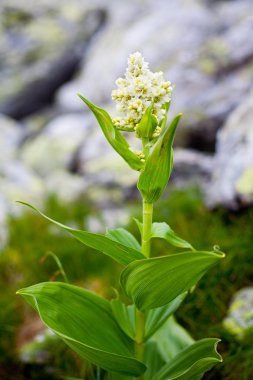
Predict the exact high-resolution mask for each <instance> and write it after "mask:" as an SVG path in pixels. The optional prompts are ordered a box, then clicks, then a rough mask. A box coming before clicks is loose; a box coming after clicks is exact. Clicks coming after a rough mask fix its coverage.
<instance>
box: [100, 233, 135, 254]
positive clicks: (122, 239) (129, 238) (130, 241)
mask: <svg viewBox="0 0 253 380" xmlns="http://www.w3.org/2000/svg"><path fill="white" fill-rule="evenodd" d="M105 236H106V237H108V238H110V239H111V240H114V241H117V242H118V243H121V244H123V245H125V246H127V247H130V248H133V249H136V250H137V251H141V246H140V243H139V242H138V240H137V239H136V238H135V237H134V236H133V235H132V234H131V233H130V232H129V231H127V230H125V229H124V228H115V229H109V230H107V232H106V235H105Z"/></svg>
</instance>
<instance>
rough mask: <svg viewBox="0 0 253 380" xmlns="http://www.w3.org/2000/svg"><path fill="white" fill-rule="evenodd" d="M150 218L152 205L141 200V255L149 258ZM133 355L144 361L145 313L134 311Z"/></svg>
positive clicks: (141, 379) (141, 377) (140, 379)
mask: <svg viewBox="0 0 253 380" xmlns="http://www.w3.org/2000/svg"><path fill="white" fill-rule="evenodd" d="M152 216H153V204H151V203H146V202H145V201H144V200H143V220H142V222H143V226H142V253H143V254H144V256H146V257H147V258H149V256H150V239H151V228H152ZM135 326H136V335H135V353H136V357H137V359H139V360H140V361H143V359H144V342H143V341H144V337H145V313H144V312H143V311H141V310H138V309H136V314H135ZM138 379H139V380H143V379H144V376H143V375H142V376H140V377H138Z"/></svg>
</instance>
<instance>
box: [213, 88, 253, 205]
mask: <svg viewBox="0 0 253 380" xmlns="http://www.w3.org/2000/svg"><path fill="white" fill-rule="evenodd" d="M207 200H208V202H209V204H210V205H211V206H215V205H225V206H228V207H230V208H238V207H240V206H243V205H245V204H249V203H252V202H253V93H251V95H250V96H249V97H248V98H247V100H245V101H244V102H243V103H242V104H241V105H240V106H239V107H238V108H237V109H236V110H235V111H234V112H233V113H232V114H231V115H230V117H229V119H228V121H227V122H226V124H225V125H224V127H223V128H222V130H221V131H220V132H219V134H218V139H217V149H216V153H215V156H214V172H213V178H212V184H211V186H210V187H209V193H208V197H207Z"/></svg>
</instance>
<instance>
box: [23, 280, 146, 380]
mask: <svg viewBox="0 0 253 380" xmlns="http://www.w3.org/2000/svg"><path fill="white" fill-rule="evenodd" d="M18 293H19V294H21V295H22V296H23V297H24V298H25V299H26V300H27V301H28V302H29V303H30V304H31V305H32V306H33V307H34V308H35V309H36V310H37V311H38V313H39V315H40V318H41V319H42V321H43V322H44V323H45V325H46V326H47V327H48V328H50V329H51V330H52V331H54V332H55V334H57V335H58V336H60V337H61V338H62V339H63V340H64V341H65V342H66V343H67V344H68V345H69V346H70V347H71V348H72V349H73V350H74V351H75V352H77V353H78V354H79V355H80V356H82V357H84V358H85V359H86V360H88V361H90V362H91V363H94V364H96V365H97V366H99V367H101V368H103V369H105V370H108V371H113V372H119V373H122V374H126V375H132V376H139V375H140V374H142V373H143V372H144V371H145V365H144V364H143V363H141V362H139V361H138V360H136V359H135V358H134V342H133V341H132V340H131V339H130V338H129V337H128V336H126V335H125V334H124V333H123V331H122V330H121V329H120V328H119V326H118V325H117V323H116V321H115V318H114V316H113V313H112V310H111V307H110V302H109V301H107V300H105V299H103V298H101V297H99V296H97V295H95V294H93V293H91V292H89V291H87V290H84V289H81V288H79V287H76V286H73V285H68V284H65V283H59V282H48V283H42V284H37V285H34V286H31V287H29V288H25V289H21V290H19V291H18Z"/></svg>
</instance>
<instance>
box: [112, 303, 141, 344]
mask: <svg viewBox="0 0 253 380" xmlns="http://www.w3.org/2000/svg"><path fill="white" fill-rule="evenodd" d="M110 302H111V308H112V312H113V315H114V317H115V319H116V321H117V322H118V325H119V327H120V328H121V329H122V331H124V333H125V334H126V335H127V336H129V337H130V338H131V339H134V337H135V306H134V305H129V306H126V305H125V304H124V303H123V302H121V300H119V299H118V298H115V299H112V300H111V301H110Z"/></svg>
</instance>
